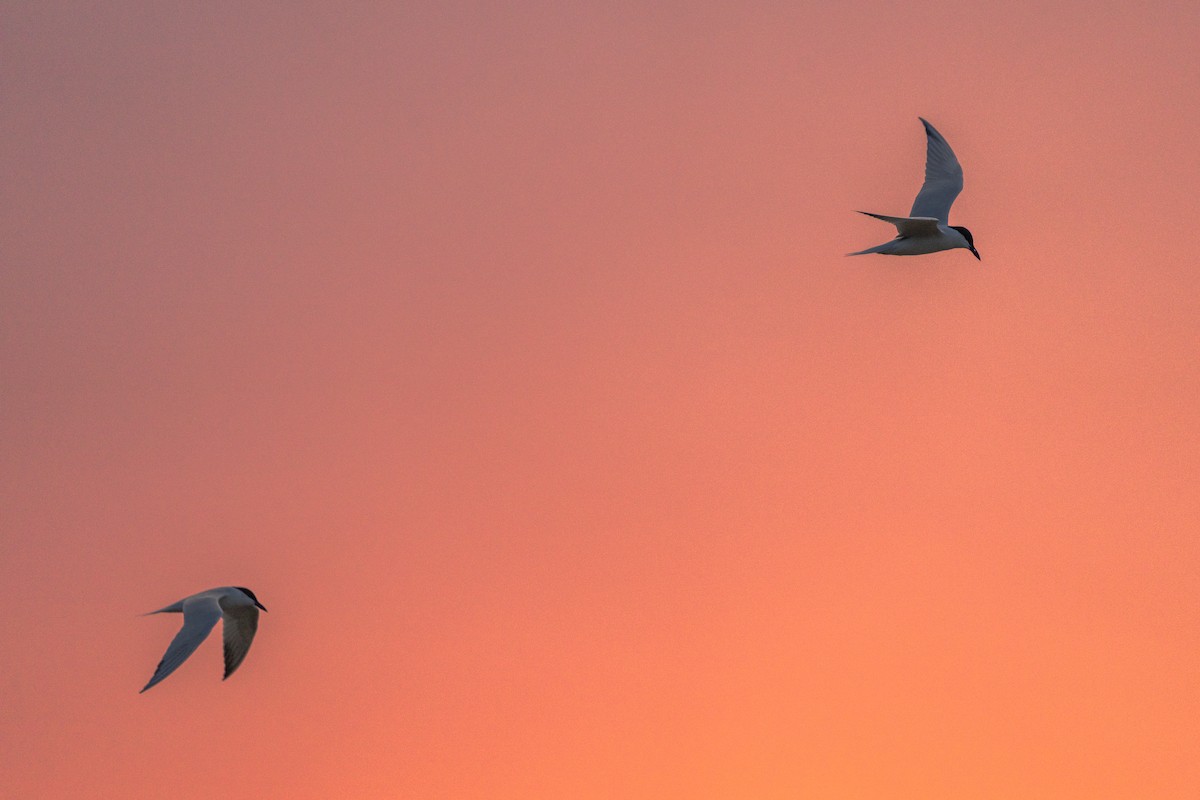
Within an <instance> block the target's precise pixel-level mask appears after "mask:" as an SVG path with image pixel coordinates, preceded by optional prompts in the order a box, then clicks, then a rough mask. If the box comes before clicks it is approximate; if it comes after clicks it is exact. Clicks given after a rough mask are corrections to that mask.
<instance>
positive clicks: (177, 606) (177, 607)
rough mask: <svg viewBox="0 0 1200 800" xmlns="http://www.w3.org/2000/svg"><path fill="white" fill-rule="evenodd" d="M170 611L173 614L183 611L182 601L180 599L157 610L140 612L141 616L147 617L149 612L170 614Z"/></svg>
mask: <svg viewBox="0 0 1200 800" xmlns="http://www.w3.org/2000/svg"><path fill="white" fill-rule="evenodd" d="M171 613H174V614H181V613H183V601H182V600H180V601H179V602H177V603H171V605H169V606H166V607H165V608H160V609H158V610H157V611H147V612H146V613H145V614H142V615H141V616H143V617H148V616H150V615H151V614H171Z"/></svg>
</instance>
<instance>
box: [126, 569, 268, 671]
mask: <svg viewBox="0 0 1200 800" xmlns="http://www.w3.org/2000/svg"><path fill="white" fill-rule="evenodd" d="M259 609H262V610H263V611H266V610H267V609H266V608H265V607H264V606H263V604H262V603H260V602H258V598H257V597H255V596H254V592H252V591H250V590H249V589H247V588H245V587H244V586H220V587H218V588H216V589H208V590H207V591H203V592H197V593H196V594H193V595H190V596H188V597H185V598H183V599H182V600H180V601H178V602H175V603H172V604H171V605H169V606H166V607H165V608H160V609H158V610H157V611H150V612H148V613H147V614H144V615H143V616H150V615H151V614H179V613H182V614H183V627H182V628H180V629H179V633H177V634H175V638H174V639H172V640H171V644H170V646H169V647H167V652H166V653H165V654H164V655H163V657H162V661H159V662H158V667H157V669H155V670H154V675H153V676H152V677H151V678H150V682H149V683H147V684H146V685H145V686H143V687H142V692H144V691H146V690H147V689H149V688H150V687H151V686H154V685H155V684H157V683H159V682H161V681H162V680H163V679H164V678H166V677H167V676H168V675H170V674H171V673H172V672H174V671H175V670H176V669H178V668H179V665H180V664H182V663H183V662H184V661H187V659H188V656H190V655H191V654H192V653H194V652H196V648H197V647H199V646H200V643H201V642H203V641H204V640H205V639H206V638H207V637H208V634H209V631H211V630H212V629H213V626H214V625H216V624H217V620H219V619H223V620H224V621H225V624H224V638H225V678H228V677H229V676H230V675H232V674H233V673H234V671H235V670H236V669H237V668H238V667H239V666H241V664H242V660H243V659H245V658H246V653H248V652H249V651H250V644H251V642H253V641H254V634H255V632H256V631H257V630H258V612H259ZM225 678H222V679H221V680H225ZM138 694H141V692H138Z"/></svg>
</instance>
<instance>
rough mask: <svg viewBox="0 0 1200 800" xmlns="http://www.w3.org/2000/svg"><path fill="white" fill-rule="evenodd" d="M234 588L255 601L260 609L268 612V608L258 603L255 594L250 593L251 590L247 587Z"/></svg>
mask: <svg viewBox="0 0 1200 800" xmlns="http://www.w3.org/2000/svg"><path fill="white" fill-rule="evenodd" d="M233 588H235V589H237V590H238V591H239V592H241V593H242V594H244V595H246V597H249V598H250V599H251V600H253V601H254V605H256V606H258V607H259V608H261V609H262V610H263V611H266V610H267V607H266V606H264V605H263V604H262V603H260V602H258V598H257V597H255V596H254V592H252V591H250V590H249V589H247V588H246V587H245V586H235V587H233Z"/></svg>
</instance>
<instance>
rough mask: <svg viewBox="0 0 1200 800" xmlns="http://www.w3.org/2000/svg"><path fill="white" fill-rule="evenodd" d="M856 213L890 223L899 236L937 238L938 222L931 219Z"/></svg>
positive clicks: (866, 212) (865, 212) (864, 212)
mask: <svg viewBox="0 0 1200 800" xmlns="http://www.w3.org/2000/svg"><path fill="white" fill-rule="evenodd" d="M858 213H860V214H866V215H867V216H868V217H874V218H875V219H881V220H883V221H884V222H890V223H891V224H892V225H895V226H896V231H897V232H898V233H899V234H900V235H901V236H937V232H938V221H937V220H936V219H934V218H933V217H886V216H884V215H883V214H872V213H871V212H870V211H860V212H858Z"/></svg>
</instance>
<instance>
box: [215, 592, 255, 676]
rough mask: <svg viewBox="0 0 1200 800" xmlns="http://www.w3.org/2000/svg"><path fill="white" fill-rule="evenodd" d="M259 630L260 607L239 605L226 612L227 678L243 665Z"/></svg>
mask: <svg viewBox="0 0 1200 800" xmlns="http://www.w3.org/2000/svg"><path fill="white" fill-rule="evenodd" d="M257 631H258V609H257V608H255V607H254V606H250V607H248V608H247V607H245V606H239V607H238V608H234V609H230V610H228V611H226V612H225V678H228V677H229V676H230V675H232V674H233V672H234V670H236V669H237V668H238V667H239V666H241V664H242V660H243V659H245V657H246V653H249V652H250V645H251V643H252V642H253V641H254V634H255V633H256V632H257ZM225 678H222V679H221V680H224V679H225Z"/></svg>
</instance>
